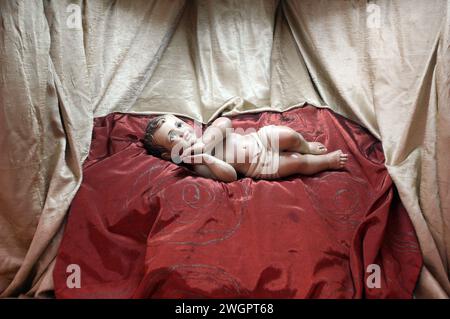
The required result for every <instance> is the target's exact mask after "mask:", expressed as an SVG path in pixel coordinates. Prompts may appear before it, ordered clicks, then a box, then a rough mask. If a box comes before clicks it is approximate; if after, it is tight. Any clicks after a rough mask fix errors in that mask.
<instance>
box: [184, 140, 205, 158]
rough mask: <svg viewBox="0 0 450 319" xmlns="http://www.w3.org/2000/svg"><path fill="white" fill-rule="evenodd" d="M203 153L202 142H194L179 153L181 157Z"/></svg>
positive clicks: (203, 146) (203, 145)
mask: <svg viewBox="0 0 450 319" xmlns="http://www.w3.org/2000/svg"><path fill="white" fill-rule="evenodd" d="M203 153H205V144H204V143H203V142H200V141H199V142H196V143H195V144H193V145H191V146H189V147H188V148H186V149H185V150H184V151H183V154H181V158H182V159H183V158H184V157H186V156H190V155H198V154H203Z"/></svg>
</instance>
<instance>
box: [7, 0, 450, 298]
mask: <svg viewBox="0 0 450 319" xmlns="http://www.w3.org/2000/svg"><path fill="white" fill-rule="evenodd" d="M0 18H1V21H0V22H1V23H0V28H1V29H0V63H1V64H0V75H1V76H0V110H1V112H0V131H1V132H0V147H1V148H2V150H3V155H2V156H1V157H0V187H1V188H0V189H1V191H0V292H2V291H3V293H2V296H17V295H21V294H22V295H23V294H26V295H28V296H44V295H45V294H46V293H48V292H50V291H51V289H52V280H51V272H52V267H53V262H54V259H55V256H56V249H57V247H58V243H59V241H60V239H61V236H62V230H63V224H64V217H65V215H66V213H67V209H68V207H69V205H70V202H71V200H72V198H73V196H74V195H75V193H76V191H77V189H78V187H79V185H80V183H81V179H82V171H81V164H82V162H83V160H84V159H85V158H86V156H87V153H88V151H89V146H90V145H89V144H90V134H91V131H92V120H93V118H94V117H97V116H103V115H106V114H109V113H111V112H126V113H142V114H149V113H165V112H171V113H175V114H180V115H185V116H189V117H191V118H194V119H197V120H199V121H202V122H208V121H210V120H212V119H213V118H215V117H216V116H218V114H219V113H221V112H223V113H224V114H240V113H246V112H257V111H262V110H276V111H282V110H286V109H289V108H291V107H295V106H301V105H303V104H304V103H310V104H313V105H316V106H318V107H329V108H331V109H333V110H335V111H336V112H338V113H340V114H342V115H344V116H346V117H348V118H351V119H353V120H356V121H358V122H359V123H361V124H362V125H364V126H365V127H367V128H368V129H369V130H370V131H371V132H372V133H373V134H374V135H376V136H377V137H379V138H380V139H381V140H382V142H383V147H384V151H385V154H386V166H387V168H388V170H389V173H390V174H391V176H392V177H393V180H394V181H395V183H396V185H397V187H398V189H399V193H400V195H401V198H402V201H403V202H404V204H405V206H406V208H407V210H408V212H409V215H410V217H411V220H412V221H413V223H414V226H415V228H416V232H417V234H418V237H419V241H420V244H421V248H422V252H423V255H424V259H425V267H424V269H423V272H422V276H421V279H420V281H419V284H418V287H417V289H416V296H417V297H444V298H445V297H448V296H450V285H449V271H448V258H449V257H450V255H449V254H450V253H449V244H450V243H449V241H450V235H449V203H450V199H449V196H450V195H449V194H450V191H449V185H450V184H449V182H450V181H449V177H450V176H449V175H450V174H449V172H450V167H449V164H448V158H449V145H450V127H449V125H450V124H449V123H450V110H449V108H450V97H449V88H450V83H449V81H450V80H449V78H450V77H449V74H450V70H449V66H450V52H449V51H450V48H449V44H450V41H449V39H450V37H449V29H450V5H449V2H448V1H444V0H434V1H421V0H415V1H402V0H397V1H387V0H386V1H373V2H372V1H371V2H368V1H343V0H342V1H312V0H311V1H283V0H281V1H276V0H273V1H272V0H247V1H237V0H236V1H231V0H230V1H225V0H221V1H219V0H217V1H206V0H199V1H187V2H185V1H181V0H180V1H162V0H160V1H157V0H155V1H144V0H140V1H125V0H123V1H107V0H93V1H81V0H79V1H34V2H32V1H29V2H28V1H27V2H26V3H25V2H18V3H16V2H12V1H3V2H0Z"/></svg>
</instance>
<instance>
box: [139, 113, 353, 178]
mask: <svg viewBox="0 0 450 319" xmlns="http://www.w3.org/2000/svg"><path fill="white" fill-rule="evenodd" d="M198 135H199V134H198V133H196V132H195V130H194V127H193V126H191V125H189V124H188V123H186V122H184V121H182V120H181V119H179V118H178V117H176V116H174V115H161V116H157V117H155V118H153V119H152V120H150V122H149V123H148V125H147V128H146V132H145V137H144V145H145V148H146V149H147V151H148V152H149V153H150V154H152V155H155V156H158V157H161V158H163V159H166V160H171V161H173V162H174V163H177V164H179V163H181V162H183V163H186V164H189V165H192V168H193V169H194V171H195V172H197V174H199V175H201V176H203V177H206V178H212V179H215V180H219V181H222V182H232V181H235V180H236V179H237V175H238V174H237V173H240V174H242V175H244V176H247V177H252V178H255V179H267V180H273V179H279V178H283V177H287V176H290V175H294V174H303V175H311V174H315V173H318V172H321V171H323V170H328V169H340V168H343V167H344V166H345V164H346V162H347V159H348V155H347V154H344V153H343V152H342V151H341V150H336V151H334V152H330V153H327V148H326V147H325V146H324V145H323V144H322V143H319V142H307V141H306V140H305V139H304V138H303V136H302V135H301V134H300V133H298V132H296V131H294V130H293V129H291V128H289V127H287V126H279V125H269V126H264V127H262V128H260V129H259V130H257V131H256V130H251V129H247V130H246V131H244V130H243V129H239V128H236V129H233V126H232V123H231V121H230V119H228V118H226V117H220V118H218V119H216V120H215V121H214V122H213V123H212V124H211V125H210V126H209V127H208V128H207V129H206V130H205V131H204V133H203V135H202V136H198Z"/></svg>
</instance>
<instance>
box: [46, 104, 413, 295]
mask: <svg viewBox="0 0 450 319" xmlns="http://www.w3.org/2000/svg"><path fill="white" fill-rule="evenodd" d="M148 119H149V116H137V115H125V114H117V113H115V114H110V115H108V116H106V117H102V118H96V119H95V125H94V132H93V140H92V146H91V150H90V154H89V157H88V159H87V160H86V162H85V163H84V167H83V169H84V179H83V182H82V185H81V187H80V189H79V191H78V193H77V195H76V197H75V199H74V201H73V203H72V205H71V209H70V212H69V217H68V223H67V226H66V229H65V233H64V238H63V241H62V243H61V246H60V249H59V254H58V257H57V262H56V267H55V270H54V284H55V292H56V296H57V297H58V298H181V297H182V298H411V296H412V292H413V289H414V287H415V284H416V281H417V279H418V275H419V271H420V268H421V265H422V257H421V253H420V249H419V245H418V242H417V238H416V235H415V232H414V229H413V226H412V224H411V222H410V220H409V217H408V215H407V212H406V211H405V209H404V207H403V205H402V204H401V202H400V200H399V197H398V194H397V192H396V189H395V186H394V185H393V183H392V180H391V178H390V177H389V175H388V173H387V170H386V168H385V166H384V164H383V163H384V156H383V152H382V147H381V143H380V142H379V141H378V140H376V139H375V138H374V137H373V136H372V135H370V134H369V132H368V131H367V130H365V129H364V128H362V127H361V126H359V125H357V124H355V123H353V122H351V121H349V120H347V119H345V118H343V117H341V116H339V115H336V114H335V113H333V112H332V111H330V110H328V109H317V108H314V107H312V106H306V107H304V108H297V109H293V110H290V111H287V112H284V113H271V112H264V113H260V114H248V115H240V116H237V117H235V118H233V124H234V126H235V127H242V128H248V127H254V128H259V127H262V126H265V125H269V124H277V125H286V126H289V127H291V128H293V129H295V130H297V131H298V132H300V133H302V134H303V136H304V137H305V138H306V139H307V140H309V141H319V142H322V143H323V144H325V146H326V147H327V148H328V150H329V151H333V150H336V149H342V150H343V151H344V152H346V153H349V154H350V159H349V162H348V165H347V167H346V168H345V170H341V171H325V172H321V173H319V174H316V175H314V176H309V177H307V176H300V175H297V176H292V177H289V178H286V179H283V180H280V181H264V180H259V181H256V180H252V179H250V178H242V179H239V180H238V181H236V182H233V183H229V184H225V183H221V182H216V181H213V180H209V179H205V178H202V177H199V176H196V175H195V174H194V173H193V172H191V171H189V170H188V169H187V168H184V167H180V166H176V165H174V164H172V163H170V162H167V161H164V160H161V159H158V158H155V157H152V156H150V155H147V154H146V152H145V150H144V149H143V146H142V143H141V141H140V139H141V138H142V137H143V132H144V128H145V126H146V124H147V122H148ZM71 264H76V265H79V266H80V268H79V269H80V284H81V287H80V288H69V287H68V285H67V280H68V276H69V275H70V274H71V272H70V271H69V272H67V269H68V268H67V267H68V266H69V265H71ZM371 265H376V266H371ZM377 266H378V267H379V268H378V270H379V275H380V276H379V278H380V282H379V283H380V287H379V288H378V287H373V286H371V285H370V283H371V282H372V283H373V282H375V283H376V281H373V280H372V279H373V276H372V277H369V276H370V275H372V274H373V268H371V267H377ZM69 280H70V278H69ZM367 282H369V285H368V284H367ZM69 286H70V285H69Z"/></svg>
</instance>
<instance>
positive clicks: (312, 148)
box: [261, 125, 327, 155]
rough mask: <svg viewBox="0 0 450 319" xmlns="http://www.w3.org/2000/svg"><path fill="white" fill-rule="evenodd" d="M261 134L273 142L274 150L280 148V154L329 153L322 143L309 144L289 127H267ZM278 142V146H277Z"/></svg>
mask: <svg viewBox="0 0 450 319" xmlns="http://www.w3.org/2000/svg"><path fill="white" fill-rule="evenodd" d="M261 133H262V134H264V135H265V139H267V140H270V141H271V145H272V149H274V148H277V147H278V150H277V151H278V152H285V151H291V152H298V153H302V154H316V155H319V154H325V153H326V152H327V149H326V147H325V146H324V145H323V144H322V143H319V142H307V141H306V140H305V139H304V138H303V136H302V135H301V134H300V133H298V132H296V131H295V130H293V129H291V128H290V127H287V126H275V125H270V126H266V127H264V128H263V129H262V130H261ZM263 139H264V138H263ZM277 141H278V145H276V142H277Z"/></svg>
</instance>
